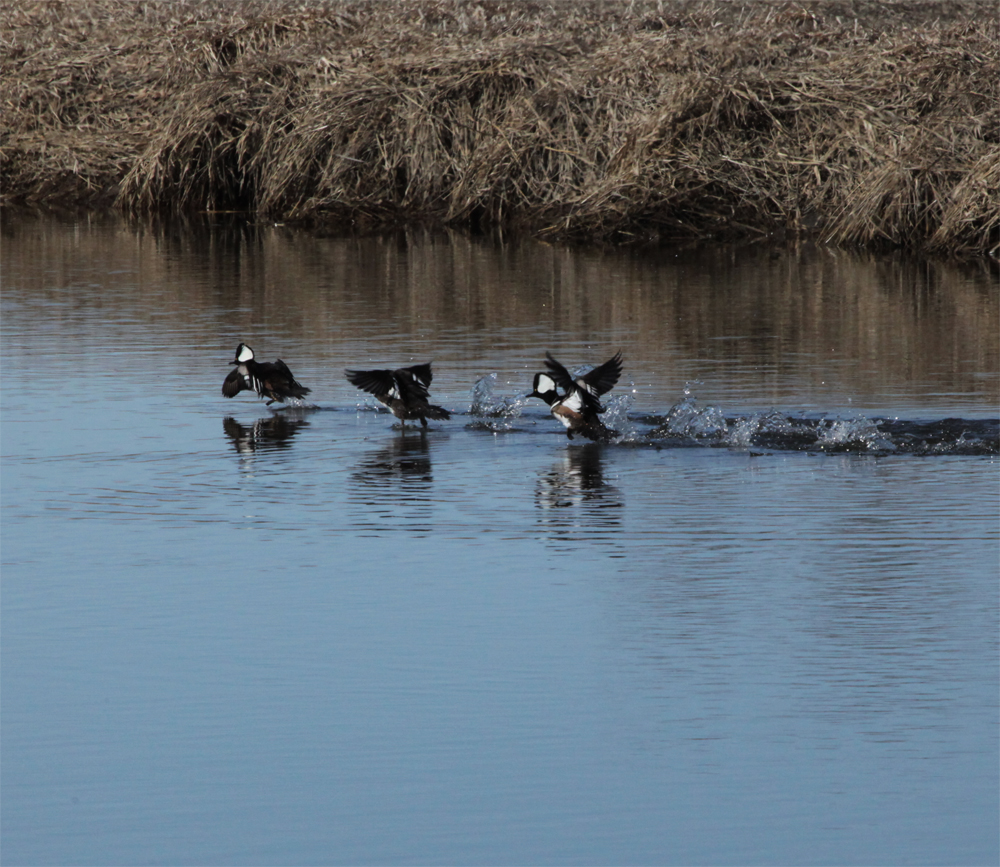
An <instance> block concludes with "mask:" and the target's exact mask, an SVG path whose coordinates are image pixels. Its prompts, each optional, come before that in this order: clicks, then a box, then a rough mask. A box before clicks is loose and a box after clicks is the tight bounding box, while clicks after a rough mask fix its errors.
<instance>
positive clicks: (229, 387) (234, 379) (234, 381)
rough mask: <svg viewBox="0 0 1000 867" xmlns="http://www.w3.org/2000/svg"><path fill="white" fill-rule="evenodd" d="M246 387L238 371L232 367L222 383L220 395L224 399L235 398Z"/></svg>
mask: <svg viewBox="0 0 1000 867" xmlns="http://www.w3.org/2000/svg"><path fill="white" fill-rule="evenodd" d="M246 387H247V384H246V381H245V380H244V379H243V377H242V376H241V375H240V372H239V370H238V369H237V368H235V367H234V368H233V369H232V370H230V371H229V376H227V377H226V378H225V379H224V380H223V382H222V394H223V396H224V397H236V395H238V394H239V393H240V392H241V391H243V389H245V388H246Z"/></svg>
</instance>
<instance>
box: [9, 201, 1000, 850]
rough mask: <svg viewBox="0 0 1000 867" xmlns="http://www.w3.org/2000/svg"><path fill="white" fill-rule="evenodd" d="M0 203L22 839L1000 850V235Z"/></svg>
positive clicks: (128, 846) (34, 845)
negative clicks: (950, 243) (553, 408)
mask: <svg viewBox="0 0 1000 867" xmlns="http://www.w3.org/2000/svg"><path fill="white" fill-rule="evenodd" d="M3 229H4V237H3V254H4V255H3V257H2V260H0V268H2V279H3V286H4V291H3V295H2V297H0V304H2V313H3V316H2V320H0V328H2V362H3V364H2V367H0V385H2V392H3V396H4V407H3V414H2V417H0V423H2V439H0V444H2V449H3V485H2V488H0V506H2V522H0V532H2V541H3V546H2V565H3V584H2V594H3V598H2V603H3V604H2V607H0V626H2V628H0V645H2V656H3V662H4V667H3V680H2V703H3V718H2V726H3V732H2V734H3V736H2V738H0V752H2V757H0V758H2V767H3V774H2V777H0V797H2V803H3V811H2V814H0V823H2V836H3V841H4V860H5V862H8V863H11V864H14V863H17V864H52V863H74V864H95V865H98V864H100V865H107V864H140V863H169V864H205V863H218V864H289V863H296V864H341V863H342V864H384V863H414V864H440V863H463V864H496V863H505V864H512V863H532V864H590V863H602V864H611V863H613V864H654V863H655V864H720V863H734V864H736V863H738V864H858V865H861V864H873V863H883V864H914V865H917V864H945V863H947V864H968V865H978V864H986V863H997V862H998V860H1000V851H998V837H1000V834H998V831H1000V828H998V815H1000V795H998V792H1000V777H998V770H997V769H998V767H1000V756H998V748H997V745H998V742H1000V739H998V707H1000V689H998V679H997V666H996V660H997V653H998V647H997V644H998V642H997V635H998V617H997V612H998V605H997V601H998V600H997V590H996V587H997V584H996V580H997V563H998V561H1000V540H998V534H997V526H998V517H1000V508H998V497H997V483H998V475H1000V474H998V468H1000V459H998V456H997V453H998V444H997V440H998V433H997V431H998V421H997V416H998V412H997V399H996V396H997V384H998V373H997V371H998V353H1000V340H998V329H1000V315H998V312H1000V310H998V293H997V288H996V284H995V280H994V279H993V277H992V276H991V275H989V274H984V273H981V272H979V271H976V270H975V269H961V270H960V269H956V268H953V267H952V266H946V265H940V264H928V263H913V262H908V261H905V260H898V259H892V258H884V259H859V258H856V257H851V256H847V255H845V254H843V253H835V252H831V251H826V250H797V251H796V250H791V251H776V252H773V253H772V251H758V250H752V249H751V250H742V251H740V250H729V249H714V250H708V251H697V250H695V251H675V250H670V251H666V250H662V251H658V252H648V251H647V252H645V253H623V252H608V251H579V250H576V251H574V250H566V249H559V248H553V247H548V246H545V245H535V244H527V243H522V244H500V243H495V242H492V241H486V240H470V239H468V238H462V237H448V236H435V235H426V236H425V235H420V234H416V235H402V236H397V237H393V238H379V239H371V238H369V239H359V238H352V239H343V238H311V237H308V236H306V235H304V234H301V233H295V232H292V231H290V230H285V229H283V228H281V227H253V226H245V225H239V224H233V223H227V224H216V225H207V226H200V227H183V226H181V227H178V226H174V227H170V228H169V229H164V230H162V231H161V230H152V229H149V228H135V227H130V226H128V225H125V224H121V223H118V222H115V221H104V222H102V221H94V222H77V223H64V222H60V221H58V220H47V219H40V220H28V219H25V220H21V221H11V220H7V221H6V222H5V223H4V226H3ZM241 340H246V341H247V342H248V343H250V344H251V345H253V346H254V348H255V349H256V350H257V351H258V353H259V354H260V355H261V356H262V357H265V358H267V359H273V358H275V357H281V358H283V359H284V360H285V361H286V362H288V364H289V365H290V366H291V367H292V369H293V370H294V372H295V376H296V378H297V379H299V381H300V382H302V383H303V384H304V385H307V386H309V387H310V388H312V390H313V392H312V394H311V395H310V396H309V397H310V400H311V401H312V402H313V404H314V405H313V406H312V407H299V408H294V409H287V410H279V411H273V410H272V409H267V408H266V407H264V405H263V404H262V403H261V402H259V401H257V400H255V399H254V398H252V397H251V396H249V395H247V394H243V395H240V396H239V397H238V398H237V399H234V400H226V399H224V398H223V397H222V395H221V394H220V387H221V384H222V380H223V378H224V376H225V375H226V373H227V372H228V370H229V369H230V366H229V364H228V362H229V360H230V359H231V358H232V351H233V348H234V347H235V346H236V344H237V343H238V342H240V341H241ZM618 349H621V350H622V351H623V355H624V356H625V371H624V374H623V377H622V380H621V382H620V383H619V385H618V386H617V387H616V388H615V389H614V391H613V392H612V393H611V394H609V395H608V396H607V398H608V399H607V405H608V411H607V413H606V416H605V418H606V421H607V422H608V424H609V426H611V427H614V428H616V429H617V430H619V431H620V434H621V435H620V437H618V438H617V439H616V440H615V441H613V442H610V443H607V444H595V443H588V442H586V441H580V440H579V439H577V440H574V441H572V442H569V441H568V440H567V439H566V437H565V434H564V433H563V431H562V427H561V425H559V423H558V422H557V421H556V420H554V419H553V418H552V417H551V416H550V415H548V413H547V411H546V408H545V407H544V406H543V405H541V404H540V403H539V402H537V401H528V400H526V399H525V398H524V395H526V394H527V393H528V391H530V386H531V378H532V375H533V374H534V372H535V371H536V370H538V369H539V367H540V365H541V362H542V359H543V358H544V353H545V351H546V350H551V351H552V352H553V353H554V354H555V355H556V356H557V357H559V358H560V359H561V360H565V362H566V363H567V364H570V365H573V369H577V368H581V369H582V368H585V367H586V366H588V365H594V364H598V363H600V362H602V361H604V360H606V359H607V358H609V357H610V356H611V355H612V354H613V353H614V352H615V351H616V350H618ZM428 360H430V361H433V363H434V371H435V376H434V382H433V386H432V394H433V397H434V401H435V402H436V403H440V404H441V405H443V406H445V407H447V408H448V409H449V410H451V411H452V412H453V413H454V416H453V418H452V419H451V420H450V421H448V422H434V423H432V424H431V426H430V428H429V429H428V430H427V431H425V432H422V431H421V430H419V428H416V429H415V428H413V427H412V426H410V425H408V426H407V428H406V429H405V430H402V429H401V428H400V425H399V422H397V421H396V420H395V419H394V418H393V417H392V416H391V415H389V414H388V413H386V412H384V411H381V410H379V409H378V408H377V407H376V406H375V405H374V404H373V403H372V402H371V401H370V400H369V398H368V397H366V396H365V395H363V394H361V393H360V392H358V391H357V389H355V388H354V387H353V386H351V385H350V383H348V382H347V381H346V379H345V378H344V376H343V372H342V371H343V369H344V368H345V367H352V368H358V367H361V368H367V367H378V366H389V365H399V364H414V363H419V362H423V361H428Z"/></svg>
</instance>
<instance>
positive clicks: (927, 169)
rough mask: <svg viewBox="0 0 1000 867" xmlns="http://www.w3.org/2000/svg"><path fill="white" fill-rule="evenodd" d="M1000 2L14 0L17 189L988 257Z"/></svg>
mask: <svg viewBox="0 0 1000 867" xmlns="http://www.w3.org/2000/svg"><path fill="white" fill-rule="evenodd" d="M994 11H995V10H993V7H992V6H991V5H989V4H986V3H983V2H976V0H966V2H928V3H924V4H905V3H866V2H863V0H859V2H849V0H822V2H816V3H810V4H801V3H796V2H788V0H775V2H732V3H729V2H722V0H690V2H686V0H674V2H667V0H636V2H632V3H629V4H608V3H602V2H598V0H590V2H584V3H570V2H551V3H520V2H514V0H509V2H508V0H415V2H409V0H406V2H404V0H397V2H388V3H378V4H364V3H351V2H334V0H330V2H326V3H322V2H313V3H301V2H295V0H276V2H263V0H244V2H241V3H233V2H226V0H188V2H182V3H177V2H172V0H154V2H150V3H145V4H142V5H141V6H137V5H135V4H132V3H130V2H126V0H95V2H93V3H88V4H62V3H48V2H46V3H41V2H37V0H20V2H18V0H14V2H12V3H10V4H5V7H4V9H3V11H2V13H0V14H2V16H3V23H4V28H3V30H4V33H5V34H6V35H5V38H4V42H3V54H2V58H0V59H2V65H0V94H2V97H3V102H4V111H5V125H4V130H3V133H2V137H0V177H2V181H3V191H4V201H5V202H6V203H16V202H39V203H52V202H60V203H66V202H79V203H81V204H90V205H94V204H106V203H110V202H111V201H114V202H115V203H116V204H117V206H118V207H119V208H121V209H123V210H125V211H127V212H132V213H149V212H161V211H183V210H190V209H202V210H205V209H208V210H220V209H239V210H246V211H249V212H253V213H255V214H257V215H259V216H261V217H267V218H270V219H276V220H299V221H303V222H305V223H311V224H322V223H331V222H345V223H352V224H358V223H362V224H368V225H383V224H392V223H399V222H412V221H420V222H430V223H437V224H449V225H458V226H468V227H475V228H484V227H491V226H504V227H510V228H517V229H521V230H524V231H528V232H531V233H534V234H536V235H539V236H542V237H548V238H553V239H578V240H584V241H602V242H612V243H627V242H630V241H637V240H649V239H656V238H660V237H683V238H691V239H697V238H717V237H720V236H725V237H733V236H751V237H779V238H780V237H784V236H786V235H794V236H801V235H812V236H818V237H820V238H822V239H824V240H826V241H828V242H832V243H837V244H844V245H863V246H869V247H877V246H891V247H901V248H907V249H912V250H920V251H926V252H937V253H945V254H972V255H976V254H980V255H981V254H984V253H988V252H989V251H991V250H994V251H995V250H996V248H997V245H998V244H1000V195H998V192H1000V99H998V97H1000V38H998V37H1000V25H998V22H997V17H996V15H995V14H993V13H994ZM994 255H995V253H994Z"/></svg>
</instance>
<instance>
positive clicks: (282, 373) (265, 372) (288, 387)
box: [222, 343, 311, 406]
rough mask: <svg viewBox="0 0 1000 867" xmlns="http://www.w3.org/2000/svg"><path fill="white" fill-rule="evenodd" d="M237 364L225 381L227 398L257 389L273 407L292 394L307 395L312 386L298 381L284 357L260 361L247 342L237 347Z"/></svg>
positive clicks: (223, 391)
mask: <svg viewBox="0 0 1000 867" xmlns="http://www.w3.org/2000/svg"><path fill="white" fill-rule="evenodd" d="M231 363H232V364H235V365H236V367H234V368H233V369H232V370H231V371H229V376H227V377H226V379H225V381H224V382H223V383H222V393H223V395H224V396H226V397H236V395H238V394H239V393H240V392H241V391H253V392H256V393H257V396H258V397H260V398H266V399H267V405H268V406H270V405H271V404H272V403H274V402H275V401H280V402H281V403H284V402H285V401H286V400H288V399H289V398H291V397H294V398H299V399H301V398H303V397H305V396H306V395H307V394H309V392H310V391H311V389H308V388H306V387H305V386H304V385H302V384H300V383H299V382H297V381H296V379H295V377H294V376H293V375H292V372H291V371H290V370H289V369H288V365H287V364H285V362H283V361H282V360H281V359H280V358H279V359H278V360H277V361H273V362H272V361H257V360H256V359H255V358H254V354H253V350H252V349H251V348H250V347H249V346H247V345H246V344H245V343H241V344H240V345H239V346H237V347H236V356H235V357H234V358H233V360H232V362H231Z"/></svg>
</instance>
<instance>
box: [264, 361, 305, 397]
mask: <svg viewBox="0 0 1000 867" xmlns="http://www.w3.org/2000/svg"><path fill="white" fill-rule="evenodd" d="M262 367H265V368H266V369H267V370H266V379H267V380H268V382H269V383H270V385H271V387H272V388H276V389H278V390H280V391H284V392H287V393H288V394H289V395H291V396H292V397H305V396H306V395H307V394H309V392H311V391H312V389H311V388H306V387H305V386H304V385H302V383H300V382H299V381H298V380H296V379H295V376H294V375H293V374H292V371H291V370H289V368H288V365H287V364H285V362H283V361H282V360H281V359H280V358H279V359H277V360H276V361H275V362H274V364H267V365H262Z"/></svg>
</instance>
